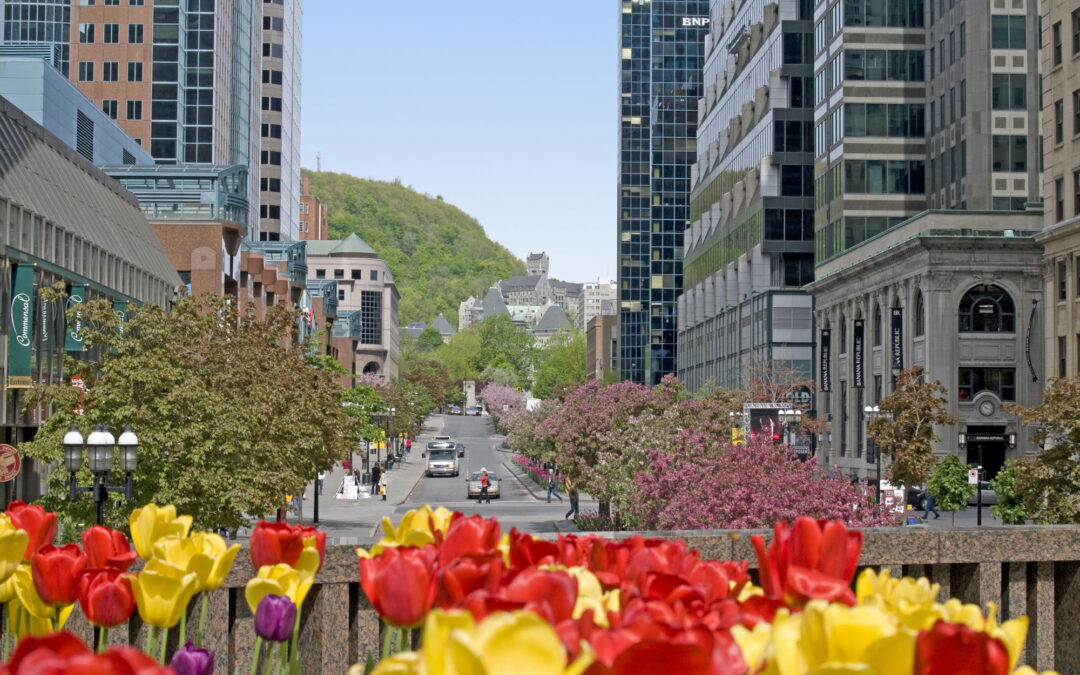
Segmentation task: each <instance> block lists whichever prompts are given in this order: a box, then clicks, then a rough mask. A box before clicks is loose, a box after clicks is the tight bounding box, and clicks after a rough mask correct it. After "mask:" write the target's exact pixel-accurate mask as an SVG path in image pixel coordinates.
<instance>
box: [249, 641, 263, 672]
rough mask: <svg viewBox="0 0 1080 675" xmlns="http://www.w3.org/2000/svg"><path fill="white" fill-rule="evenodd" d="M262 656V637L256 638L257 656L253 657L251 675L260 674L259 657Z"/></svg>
mask: <svg viewBox="0 0 1080 675" xmlns="http://www.w3.org/2000/svg"><path fill="white" fill-rule="evenodd" d="M260 654H262V637H260V636H255V655H254V656H252V657H251V675H258V673H259V655H260Z"/></svg>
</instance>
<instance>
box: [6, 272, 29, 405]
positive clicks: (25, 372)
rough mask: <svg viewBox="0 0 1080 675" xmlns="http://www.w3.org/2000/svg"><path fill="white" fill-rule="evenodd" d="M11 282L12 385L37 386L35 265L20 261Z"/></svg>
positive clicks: (9, 367) (9, 379)
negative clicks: (32, 366)
mask: <svg viewBox="0 0 1080 675" xmlns="http://www.w3.org/2000/svg"><path fill="white" fill-rule="evenodd" d="M13 276H14V278H13V279H12V284H11V306H10V307H9V308H8V321H9V324H8V362H7V386H8V388H9V389H29V388H30V387H32V386H34V383H33V381H32V379H31V377H30V363H31V360H32V356H33V342H34V341H33V336H34V266H33V265H17V266H16V267H15V272H14V275H13Z"/></svg>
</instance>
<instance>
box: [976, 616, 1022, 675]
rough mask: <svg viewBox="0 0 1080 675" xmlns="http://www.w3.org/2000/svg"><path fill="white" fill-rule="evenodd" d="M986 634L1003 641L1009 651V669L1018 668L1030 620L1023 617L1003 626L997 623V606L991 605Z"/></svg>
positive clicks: (987, 617) (1007, 622)
mask: <svg viewBox="0 0 1080 675" xmlns="http://www.w3.org/2000/svg"><path fill="white" fill-rule="evenodd" d="M986 614H987V616H986V632H987V633H988V634H989V635H990V637H994V638H997V639H998V640H1001V643H1002V644H1004V645H1005V648H1006V649H1007V650H1008V651H1009V669H1010V670H1012V669H1013V668H1015V667H1016V662H1017V661H1019V660H1020V652H1022V651H1023V650H1024V641H1025V640H1026V639H1027V631H1028V618H1027V617H1026V616H1022V617H1020V618H1019V619H1011V620H1009V621H1006V622H1005V623H1003V624H1000V625H998V622H997V605H995V604H994V603H990V605H989V611H988V612H987V613H986Z"/></svg>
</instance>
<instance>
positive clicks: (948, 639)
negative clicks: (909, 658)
mask: <svg viewBox="0 0 1080 675" xmlns="http://www.w3.org/2000/svg"><path fill="white" fill-rule="evenodd" d="M914 673H915V675H1008V673H1009V651H1008V649H1006V648H1005V645H1004V644H1002V643H1001V641H1000V640H998V639H997V638H993V637H990V636H989V635H987V634H986V633H983V632H981V631H974V630H972V629H970V628H968V627H967V626H964V625H963V624H957V623H947V622H945V621H938V622H937V623H935V624H934V627H933V628H931V629H930V630H923V631H920V632H919V637H918V638H916V640H915V670H914Z"/></svg>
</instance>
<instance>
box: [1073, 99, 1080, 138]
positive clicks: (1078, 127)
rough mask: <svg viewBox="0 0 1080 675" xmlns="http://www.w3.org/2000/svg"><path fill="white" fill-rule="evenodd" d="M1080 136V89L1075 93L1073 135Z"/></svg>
mask: <svg viewBox="0 0 1080 675" xmlns="http://www.w3.org/2000/svg"><path fill="white" fill-rule="evenodd" d="M1076 134H1080V89H1077V90H1076V91H1074V92H1073V135H1074V136H1075V135H1076Z"/></svg>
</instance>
